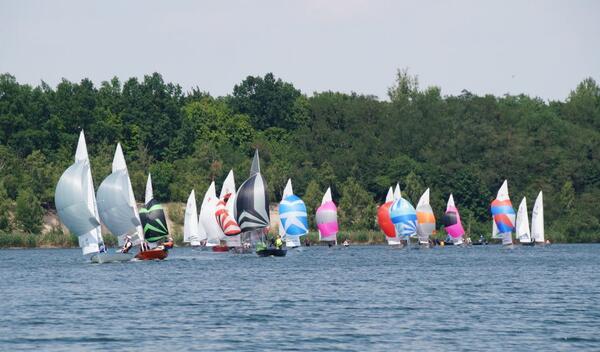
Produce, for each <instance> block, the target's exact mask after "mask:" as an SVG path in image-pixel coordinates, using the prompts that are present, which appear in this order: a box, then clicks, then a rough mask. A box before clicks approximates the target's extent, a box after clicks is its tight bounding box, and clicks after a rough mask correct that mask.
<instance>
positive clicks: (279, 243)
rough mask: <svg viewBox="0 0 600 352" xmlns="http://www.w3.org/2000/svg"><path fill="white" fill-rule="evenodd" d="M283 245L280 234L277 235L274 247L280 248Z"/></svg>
mask: <svg viewBox="0 0 600 352" xmlns="http://www.w3.org/2000/svg"><path fill="white" fill-rule="evenodd" d="M282 246H283V241H282V240H281V236H279V235H277V239H276V240H275V248H277V249H281V247H282Z"/></svg>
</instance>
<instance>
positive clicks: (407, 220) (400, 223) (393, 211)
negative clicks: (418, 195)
mask: <svg viewBox="0 0 600 352" xmlns="http://www.w3.org/2000/svg"><path fill="white" fill-rule="evenodd" d="M390 218H391V219H392V223H393V224H394V226H395V227H396V232H397V233H398V235H399V236H403V237H409V236H415V235H416V234H417V211H416V210H415V208H414V207H413V206H412V204H410V202H409V201H407V200H406V199H404V198H400V199H398V200H396V201H395V202H394V204H392V206H391V207H390Z"/></svg>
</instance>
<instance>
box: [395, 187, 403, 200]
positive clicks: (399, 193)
mask: <svg viewBox="0 0 600 352" xmlns="http://www.w3.org/2000/svg"><path fill="white" fill-rule="evenodd" d="M400 198H402V192H401V191H400V183H396V188H395V189H394V200H398V199H400Z"/></svg>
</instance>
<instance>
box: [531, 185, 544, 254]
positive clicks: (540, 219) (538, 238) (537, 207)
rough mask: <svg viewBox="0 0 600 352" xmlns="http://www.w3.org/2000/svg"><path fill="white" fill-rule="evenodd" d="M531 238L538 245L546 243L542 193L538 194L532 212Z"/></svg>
mask: <svg viewBox="0 0 600 352" xmlns="http://www.w3.org/2000/svg"><path fill="white" fill-rule="evenodd" d="M531 236H532V237H533V240H534V241H535V242H537V243H544V242H545V240H546V239H545V236H544V196H543V195H542V191H540V193H539V194H538V196H537V198H536V199H535V204H534V205H533V211H532V212H531Z"/></svg>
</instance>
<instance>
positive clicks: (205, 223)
mask: <svg viewBox="0 0 600 352" xmlns="http://www.w3.org/2000/svg"><path fill="white" fill-rule="evenodd" d="M218 201H219V199H218V198H217V192H216V187H215V181H212V182H211V183H210V186H208V189H207V190H206V193H205V194H204V200H203V201H202V206H201V208H200V223H201V224H202V228H203V229H204V231H205V232H206V246H207V247H218V246H220V244H221V240H224V239H225V234H224V233H223V230H222V229H221V227H220V226H219V223H218V222H217V218H216V215H215V212H216V210H217V202H218ZM213 251H218V250H216V249H214V248H213Z"/></svg>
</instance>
